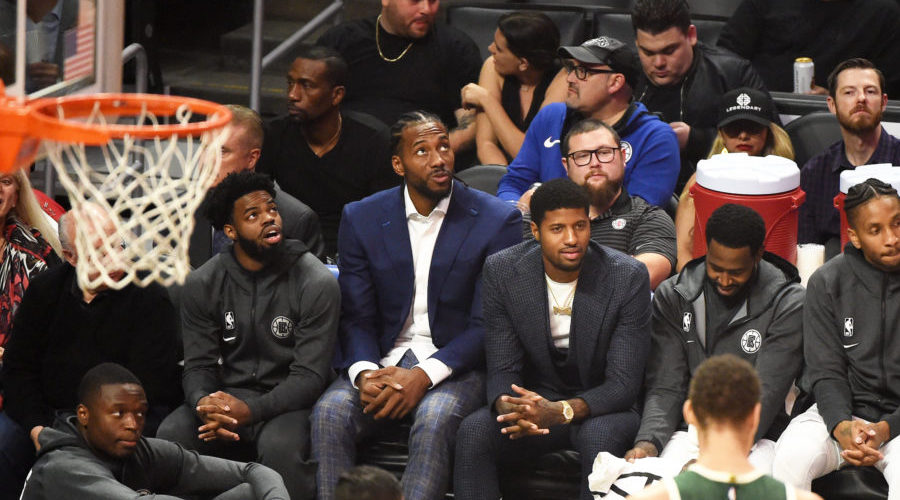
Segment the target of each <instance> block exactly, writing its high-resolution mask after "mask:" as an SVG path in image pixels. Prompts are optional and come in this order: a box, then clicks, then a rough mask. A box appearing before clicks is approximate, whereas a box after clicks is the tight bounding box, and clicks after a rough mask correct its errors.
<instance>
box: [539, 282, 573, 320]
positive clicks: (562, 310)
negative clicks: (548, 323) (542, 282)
mask: <svg viewBox="0 0 900 500" xmlns="http://www.w3.org/2000/svg"><path fill="white" fill-rule="evenodd" d="M545 278H546V279H547V290H549V291H550V297H552V298H553V304H554V305H553V314H557V315H562V316H571V315H572V299H574V298H575V287H574V286H573V287H572V291H571V292H569V295H568V296H567V297H566V300H565V301H564V302H563V305H562V307H560V305H559V301H558V300H556V294H555V293H553V287H552V286H550V278H549V277H548V276H546V275H545Z"/></svg>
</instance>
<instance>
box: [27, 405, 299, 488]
mask: <svg viewBox="0 0 900 500" xmlns="http://www.w3.org/2000/svg"><path fill="white" fill-rule="evenodd" d="M77 425H78V421H77V420H76V417H69V419H68V420H66V421H65V424H64V425H62V426H61V427H60V428H58V429H57V428H51V427H47V428H45V429H44V430H43V431H41V434H40V436H39V437H38V440H39V441H40V443H41V451H40V452H39V453H38V459H37V462H36V463H35V464H34V467H32V468H31V473H30V474H29V475H28V481H27V482H26V483H25V490H24V491H23V492H22V500H58V499H63V498H77V499H79V500H90V499H103V500H116V499H136V498H138V497H140V498H142V499H159V500H163V499H177V498H180V497H181V496H182V495H196V494H207V495H216V494H219V493H222V492H225V491H228V493H229V494H230V495H233V496H232V497H230V498H243V499H248V500H249V499H259V500H282V499H285V500H286V499H289V498H290V497H289V496H288V493H287V490H286V489H285V488H284V482H283V481H282V480H281V476H280V475H278V473H277V472H275V471H273V470H272V469H270V468H268V467H266V466H264V465H260V464H256V463H242V462H233V461H231V460H223V459H221V458H215V457H207V456H204V455H199V454H197V452H194V451H188V450H185V449H184V448H182V447H181V445H178V444H175V443H170V442H169V441H164V440H162V439H153V438H143V437H142V438H141V439H140V441H138V446H137V449H136V450H135V452H134V454H133V455H131V456H130V457H128V458H126V459H124V460H116V461H113V460H109V459H104V458H100V457H98V456H97V455H95V454H94V452H92V451H91V450H90V448H89V447H88V444H87V442H86V441H85V440H84V438H83V437H82V436H81V433H80V432H79V430H78V428H77ZM170 495H175V496H170Z"/></svg>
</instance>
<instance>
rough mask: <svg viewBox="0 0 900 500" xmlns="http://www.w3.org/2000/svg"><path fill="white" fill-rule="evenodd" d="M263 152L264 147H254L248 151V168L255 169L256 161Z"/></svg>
mask: <svg viewBox="0 0 900 500" xmlns="http://www.w3.org/2000/svg"><path fill="white" fill-rule="evenodd" d="M261 153H262V149H260V148H253V149H251V150H250V152H249V153H247V170H254V169H255V168H256V162H258V161H259V155H260V154H261Z"/></svg>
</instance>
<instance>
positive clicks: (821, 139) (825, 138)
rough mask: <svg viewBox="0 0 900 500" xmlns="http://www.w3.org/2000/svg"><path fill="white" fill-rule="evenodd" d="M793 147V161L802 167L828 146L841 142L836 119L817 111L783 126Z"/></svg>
mask: <svg viewBox="0 0 900 500" xmlns="http://www.w3.org/2000/svg"><path fill="white" fill-rule="evenodd" d="M784 130H785V132H787V133H788V135H789V136H790V137H791V144H793V146H794V161H796V162H797V166H798V167H800V168H803V165H805V164H806V162H807V161H808V160H809V159H810V158H812V157H813V156H816V155H817V154H819V153H821V152H822V151H825V149H827V148H828V146H831V145H832V144H834V143H835V142H837V141H839V140H841V127H840V125H838V121H837V118H835V116H834V115H833V114H831V113H829V112H827V111H817V112H815V113H810V114H808V115H804V116H801V117H800V118H797V119H796V120H794V121H792V122H790V123H788V124H787V125H785V126H784Z"/></svg>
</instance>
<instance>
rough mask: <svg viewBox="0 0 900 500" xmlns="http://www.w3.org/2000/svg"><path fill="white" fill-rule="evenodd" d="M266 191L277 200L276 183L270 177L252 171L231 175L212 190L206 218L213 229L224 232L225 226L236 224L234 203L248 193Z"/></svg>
mask: <svg viewBox="0 0 900 500" xmlns="http://www.w3.org/2000/svg"><path fill="white" fill-rule="evenodd" d="M256 191H265V192H267V193H269V195H270V196H272V198H275V181H273V180H272V179H271V178H270V177H269V176H268V175H266V174H260V173H257V172H254V171H252V170H245V171H243V172H235V173H233V174H229V175H228V177H225V179H223V180H222V182H220V183H219V184H218V185H217V186H216V187H215V188H213V189H212V190H210V192H209V198H208V199H207V200H206V218H207V219H209V222H210V224H212V226H213V228H215V229H218V230H220V231H221V230H222V228H223V227H225V224H234V203H235V202H236V201H237V200H238V198H240V197H241V196H244V195H245V194H248V193H253V192H256Z"/></svg>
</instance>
